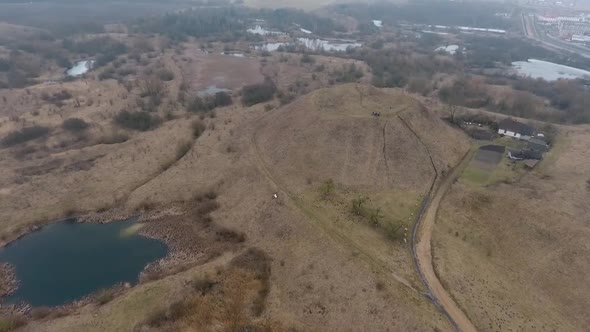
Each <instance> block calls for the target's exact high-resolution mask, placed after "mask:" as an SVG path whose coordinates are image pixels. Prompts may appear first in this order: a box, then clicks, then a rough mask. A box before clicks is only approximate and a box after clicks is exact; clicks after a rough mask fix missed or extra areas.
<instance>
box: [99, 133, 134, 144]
mask: <svg viewBox="0 0 590 332" xmlns="http://www.w3.org/2000/svg"><path fill="white" fill-rule="evenodd" d="M128 140H129V136H127V135H126V134H123V133H117V132H115V133H112V134H110V135H105V136H103V137H101V138H100V139H99V140H98V142H97V144H119V143H123V142H127V141H128Z"/></svg>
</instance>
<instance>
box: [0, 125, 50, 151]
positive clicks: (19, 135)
mask: <svg viewBox="0 0 590 332" xmlns="http://www.w3.org/2000/svg"><path fill="white" fill-rule="evenodd" d="M48 133H49V128H47V127H42V126H33V127H26V128H23V129H21V130H17V131H13V132H11V133H9V134H8V135H6V136H5V137H4V138H3V139H2V145H4V146H6V147H8V146H13V145H17V144H21V143H24V142H28V141H32V140H34V139H37V138H41V137H44V136H46V135H47V134H48Z"/></svg>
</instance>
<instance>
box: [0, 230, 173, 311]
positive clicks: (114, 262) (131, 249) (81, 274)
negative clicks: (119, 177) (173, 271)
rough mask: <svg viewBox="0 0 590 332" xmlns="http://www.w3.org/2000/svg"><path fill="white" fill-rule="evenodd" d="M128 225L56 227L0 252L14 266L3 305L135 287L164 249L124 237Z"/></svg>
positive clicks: (62, 300)
mask: <svg viewBox="0 0 590 332" xmlns="http://www.w3.org/2000/svg"><path fill="white" fill-rule="evenodd" d="M133 224H134V222H133V221H120V222H113V223H110V224H104V225H103V224H91V223H80V224H78V223H74V222H72V221H67V222H60V223H56V224H52V225H49V226H46V227H44V228H43V229H42V230H40V231H38V232H35V233H32V234H29V235H26V236H25V237H23V238H21V239H20V240H17V241H15V242H13V243H12V244H10V245H9V246H7V247H5V248H4V249H1V250H0V261H1V262H8V263H11V264H12V265H14V267H15V269H16V274H17V277H18V279H19V281H20V284H19V288H18V289H17V290H16V292H14V293H13V294H12V295H10V296H8V297H6V298H4V299H3V300H4V301H6V302H8V303H20V302H26V303H29V304H31V305H33V306H56V305H62V304H66V303H69V302H72V301H74V300H78V299H81V298H83V297H84V296H85V295H88V294H90V293H92V292H94V291H96V290H99V289H102V288H107V287H111V286H113V285H115V284H117V283H119V282H130V283H136V282H137V280H138V277H139V273H140V272H141V271H142V270H143V268H144V267H145V266H146V265H147V264H148V263H150V262H153V261H155V260H158V259H159V258H162V257H164V256H165V255H166V253H167V247H166V245H165V244H164V243H162V242H159V241H156V240H153V239H148V238H145V237H142V236H139V235H137V234H134V233H132V234H129V233H126V234H124V232H123V231H124V230H125V229H126V228H128V227H130V226H132V225H133Z"/></svg>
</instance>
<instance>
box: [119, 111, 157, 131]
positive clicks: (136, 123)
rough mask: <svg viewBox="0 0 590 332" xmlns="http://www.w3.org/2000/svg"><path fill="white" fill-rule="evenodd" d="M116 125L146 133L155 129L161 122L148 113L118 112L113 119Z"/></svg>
mask: <svg viewBox="0 0 590 332" xmlns="http://www.w3.org/2000/svg"><path fill="white" fill-rule="evenodd" d="M114 121H115V123H116V124H117V125H119V126H121V127H123V128H127V129H133V130H139V131H147V130H150V129H153V128H155V127H157V126H158V125H159V124H160V122H161V120H160V118H159V117H158V116H155V115H151V114H150V113H148V112H129V111H125V110H123V111H120V112H119V113H117V115H116V116H115V118H114Z"/></svg>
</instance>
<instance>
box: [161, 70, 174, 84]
mask: <svg viewBox="0 0 590 332" xmlns="http://www.w3.org/2000/svg"><path fill="white" fill-rule="evenodd" d="M157 75H158V77H159V78H160V79H161V80H162V81H166V82H167V81H172V80H173V79H174V73H173V72H172V71H171V70H169V69H160V70H159V71H158V73H157Z"/></svg>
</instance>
